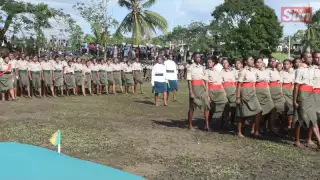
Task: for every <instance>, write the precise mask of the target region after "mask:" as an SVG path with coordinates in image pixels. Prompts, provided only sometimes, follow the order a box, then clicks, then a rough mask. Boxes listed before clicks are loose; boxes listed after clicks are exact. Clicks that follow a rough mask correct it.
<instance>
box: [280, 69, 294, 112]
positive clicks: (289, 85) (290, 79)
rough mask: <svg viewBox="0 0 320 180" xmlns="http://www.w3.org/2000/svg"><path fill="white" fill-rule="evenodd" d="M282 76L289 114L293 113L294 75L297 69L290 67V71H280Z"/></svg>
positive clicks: (283, 91)
mask: <svg viewBox="0 0 320 180" xmlns="http://www.w3.org/2000/svg"><path fill="white" fill-rule="evenodd" d="M280 75H281V78H282V93H283V97H284V99H285V100H286V103H285V107H286V111H287V115H292V114H293V86H294V78H295V77H294V76H295V71H294V70H293V69H290V70H289V71H281V72H280Z"/></svg>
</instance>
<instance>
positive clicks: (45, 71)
mask: <svg viewBox="0 0 320 180" xmlns="http://www.w3.org/2000/svg"><path fill="white" fill-rule="evenodd" d="M41 69H42V75H43V81H44V87H43V93H44V96H48V92H47V90H48V89H47V88H50V90H51V95H52V97H56V96H55V94H54V88H53V72H52V64H51V63H50V62H49V58H48V56H45V57H44V61H42V62H41Z"/></svg>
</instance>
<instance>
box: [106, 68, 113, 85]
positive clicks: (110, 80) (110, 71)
mask: <svg viewBox="0 0 320 180" xmlns="http://www.w3.org/2000/svg"><path fill="white" fill-rule="evenodd" d="M105 70H106V72H107V80H108V84H109V85H112V84H114V78H113V65H112V64H106V68H105Z"/></svg>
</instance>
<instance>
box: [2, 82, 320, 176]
mask: <svg viewBox="0 0 320 180" xmlns="http://www.w3.org/2000/svg"><path fill="white" fill-rule="evenodd" d="M180 86H181V88H180V89H181V91H180V92H179V97H178V100H179V102H171V101H170V102H169V106H168V107H164V106H160V107H155V106H154V105H153V97H152V94H151V88H150V85H149V83H145V85H144V87H145V92H146V93H145V94H143V95H141V94H137V95H135V96H132V95H127V96H126V95H118V96H117V97H114V96H102V97H98V96H93V97H90V96H89V97H74V96H72V97H64V98H55V99H54V98H44V99H32V100H26V99H19V100H18V101H16V102H5V103H2V104H0V128H1V131H0V140H1V141H18V142H22V143H27V144H34V145H37V146H42V147H45V148H50V149H53V147H52V146H51V145H50V143H49V138H50V136H51V135H52V134H53V133H54V132H55V131H56V130H58V129H60V130H61V131H62V153H64V154H68V155H70V156H74V157H78V158H81V159H85V160H89V161H94V162H98V163H101V164H105V165H109V166H112V167H115V168H119V169H123V170H125V171H128V172H131V173H135V174H137V175H140V176H144V177H146V178H147V179H152V180H171V179H172V180H198V179H199V180H212V179H268V180H269V179H275V180H279V179H291V180H293V179H319V177H320V169H319V167H320V154H319V152H316V151H311V150H308V149H305V150H301V149H297V148H295V147H293V145H292V144H290V143H288V142H282V141H281V140H279V139H274V140H273V141H267V140H254V139H251V138H243V139H239V138H237V137H235V136H234V135H233V134H231V133H228V132H210V133H207V132H203V131H201V130H196V131H192V132H190V131H188V130H187V126H186V115H187V108H188V93H187V86H186V83H180ZM194 124H195V127H200V129H201V128H202V127H203V126H202V125H203V121H202V112H201V111H200V110H198V111H197V113H196V115H195V117H194ZM92 179H94V177H93V178H92Z"/></svg>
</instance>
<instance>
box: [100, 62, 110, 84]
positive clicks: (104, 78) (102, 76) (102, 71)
mask: <svg viewBox="0 0 320 180" xmlns="http://www.w3.org/2000/svg"><path fill="white" fill-rule="evenodd" d="M106 66H107V64H100V66H99V76H100V84H101V85H103V86H105V85H107V84H108V79H107V73H106Z"/></svg>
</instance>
